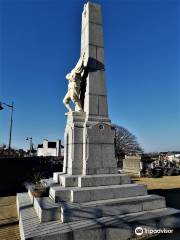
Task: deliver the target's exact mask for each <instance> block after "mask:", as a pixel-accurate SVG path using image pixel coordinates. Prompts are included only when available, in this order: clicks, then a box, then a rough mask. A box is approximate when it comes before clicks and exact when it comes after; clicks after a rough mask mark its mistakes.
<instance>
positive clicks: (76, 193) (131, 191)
mask: <svg viewBox="0 0 180 240" xmlns="http://www.w3.org/2000/svg"><path fill="white" fill-rule="evenodd" d="M49 195H50V197H51V198H52V199H54V200H55V202H58V201H68V202H74V203H82V202H90V201H97V200H106V199H117V198H127V197H135V196H143V195H147V189H146V186H145V185H142V184H123V185H111V186H99V187H84V188H79V187H69V188H68V187H61V186H53V187H51V188H50V192H49Z"/></svg>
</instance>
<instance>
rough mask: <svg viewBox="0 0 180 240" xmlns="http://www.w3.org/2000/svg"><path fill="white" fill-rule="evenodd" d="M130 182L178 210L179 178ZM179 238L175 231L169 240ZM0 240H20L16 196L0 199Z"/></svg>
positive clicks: (135, 179)
mask: <svg viewBox="0 0 180 240" xmlns="http://www.w3.org/2000/svg"><path fill="white" fill-rule="evenodd" d="M132 180H133V181H135V182H137V183H143V184H146V185H147V186H148V192H149V194H158V195H161V196H164V197H166V201H167V205H168V206H169V207H174V208H177V209H180V201H179V197H180V176H166V177H162V178H133V177H132ZM179 236H180V231H176V232H175V234H173V236H171V239H172V240H173V239H174V240H175V239H179ZM167 237H169V236H167ZM151 239H152V238H151ZM153 239H154V240H161V239H166V236H165V235H163V238H162V236H157V237H154V238H153ZM167 239H168V238H167ZM0 240H20V235H19V225H18V218H17V211H16V196H6V197H0Z"/></svg>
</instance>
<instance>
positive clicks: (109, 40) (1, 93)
mask: <svg viewBox="0 0 180 240" xmlns="http://www.w3.org/2000/svg"><path fill="white" fill-rule="evenodd" d="M85 2H86V1H80V0H68V1H67V0H66V1H63V0H61V1H59V0H0V101H1V102H5V103H8V104H11V102H12V101H14V104H15V111H14V118H13V120H14V122H13V135H12V146H13V147H17V148H25V149H26V148H27V147H28V143H27V141H26V138H27V137H32V138H33V143H34V144H35V145H36V144H38V143H41V142H42V140H43V139H44V138H47V139H49V140H50V141H53V140H56V139H62V140H63V134H64V128H65V125H66V117H65V115H64V113H65V112H66V109H65V107H64V105H63V103H62V99H63V97H64V95H65V93H66V91H67V83H66V80H65V75H66V74H67V73H68V72H69V71H70V70H71V69H72V68H73V67H74V65H75V63H76V62H77V60H78V58H79V53H80V32H81V12H82V9H83V4H84V3H85ZM95 2H96V3H100V4H101V5H102V13H103V31H104V45H105V69H106V84H107V94H108V106H109V116H110V118H111V120H112V122H113V123H115V124H118V125H120V126H123V127H125V128H127V129H128V130H129V131H130V132H131V133H133V134H134V135H135V136H136V137H137V140H138V142H139V143H140V145H141V146H142V148H143V149H144V151H145V152H150V151H168V150H169V151H170V150H180V1H178V0H104V1H103V0H101V1H98V0H96V1H95ZM9 124H10V109H9V108H5V109H4V110H3V111H0V144H2V143H5V144H7V143H8V137H9Z"/></svg>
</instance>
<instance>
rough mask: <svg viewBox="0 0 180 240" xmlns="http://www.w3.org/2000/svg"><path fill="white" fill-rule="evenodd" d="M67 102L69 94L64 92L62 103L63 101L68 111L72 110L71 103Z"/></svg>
mask: <svg viewBox="0 0 180 240" xmlns="http://www.w3.org/2000/svg"><path fill="white" fill-rule="evenodd" d="M69 102H70V97H69V94H66V96H65V97H64V99H63V103H64V105H65V107H66V108H67V109H68V110H69V112H72V111H73V110H72V108H71V105H70V104H69Z"/></svg>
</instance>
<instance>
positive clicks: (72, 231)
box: [17, 193, 180, 240]
mask: <svg viewBox="0 0 180 240" xmlns="http://www.w3.org/2000/svg"><path fill="white" fill-rule="evenodd" d="M17 208H18V212H19V227H20V234H21V239H22V240H27V239H33V240H42V239H43V240H57V239H61V240H81V239H82V240H84V239H86V240H105V239H106V240H112V239H113V240H127V239H129V238H131V237H134V236H135V235H134V229H135V228H136V227H137V226H138V227H139V226H142V227H143V228H144V227H145V228H146V229H147V228H149V229H156V228H158V229H159V228H176V227H180V221H179V219H178V218H177V213H179V212H180V211H179V210H176V209H171V208H162V209H158V210H151V211H147V212H146V211H142V212H139V213H130V214H123V215H116V216H107V217H102V218H98V219H96V220H94V219H84V220H83V221H75V222H71V223H61V222H60V221H59V220H56V221H51V222H45V223H40V222H39V219H38V217H37V215H36V212H35V211H34V208H33V204H32V202H31V199H30V197H29V195H28V194H27V193H21V194H17Z"/></svg>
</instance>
